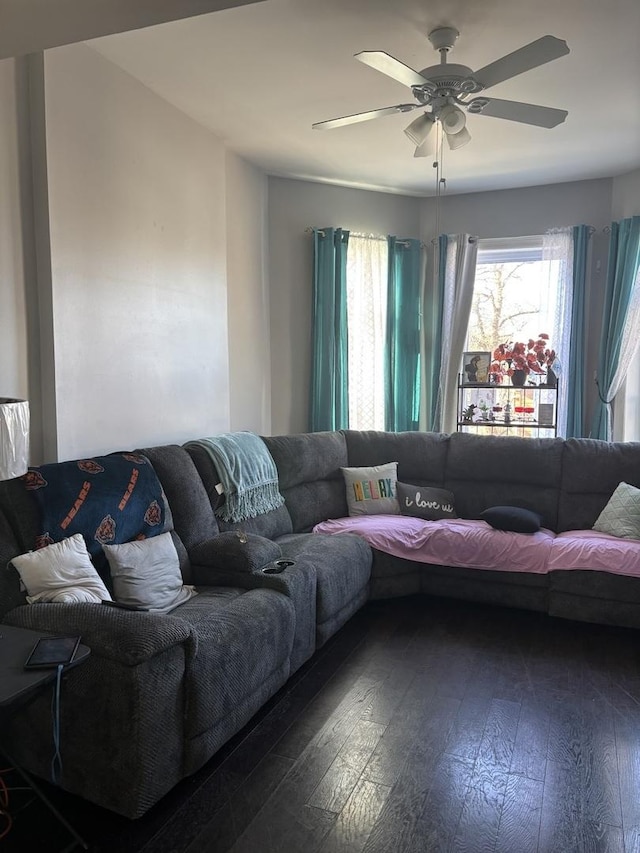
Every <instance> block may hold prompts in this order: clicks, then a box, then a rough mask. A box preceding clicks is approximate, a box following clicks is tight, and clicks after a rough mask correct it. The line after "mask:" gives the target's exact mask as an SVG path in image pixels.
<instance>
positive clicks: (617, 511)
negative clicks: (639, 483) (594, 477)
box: [593, 482, 640, 539]
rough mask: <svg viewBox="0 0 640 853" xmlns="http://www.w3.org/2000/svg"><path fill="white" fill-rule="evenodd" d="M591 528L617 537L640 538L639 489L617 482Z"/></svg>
mask: <svg viewBox="0 0 640 853" xmlns="http://www.w3.org/2000/svg"><path fill="white" fill-rule="evenodd" d="M593 529H594V530H597V531H598V532H599V533H608V534H609V536H617V537H618V538H619V539H640V489H636V487H635V486H630V485H629V483H624V482H623V483H619V484H618V486H617V488H616V490H615V492H614V493H613V494H612V495H611V497H610V498H609V502H608V504H607V505H606V506H605V508H604V509H603V510H602V512H601V513H600V515H599V516H598V517H597V519H596V521H595V524H594V525H593Z"/></svg>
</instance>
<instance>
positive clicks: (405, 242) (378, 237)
mask: <svg viewBox="0 0 640 853" xmlns="http://www.w3.org/2000/svg"><path fill="white" fill-rule="evenodd" d="M314 231H317V232H318V234H319V235H320V236H321V237H325V236H326V235H325V233H324V231H323V230H322V229H321V228H317V229H316V228H312V227H311V226H310V225H308V226H307V227H306V228H305V229H304V233H305V234H313V232H314ZM351 236H352V237H365V238H366V239H367V240H378V241H384V242H385V243H386V241H387V238H386V237H383V236H381V235H377V234H362V233H360V232H358V231H352V232H351ZM396 245H397V246H404V247H405V248H407V247H409V246H410V245H411V243H409V241H408V240H396ZM420 248H421V249H424V248H425V244H424V243H420Z"/></svg>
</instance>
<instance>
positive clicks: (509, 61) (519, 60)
mask: <svg viewBox="0 0 640 853" xmlns="http://www.w3.org/2000/svg"><path fill="white" fill-rule="evenodd" d="M567 53H569V47H568V46H567V43H566V41H563V40H562V39H557V38H556V37H555V36H542V38H539V39H537V40H536V41H532V42H531V44H527V45H525V46H524V47H521V48H520V49H519V50H514V51H513V53H508V54H507V55H506V56H503V57H502V58H501V59H496V61H495V62H491V63H490V64H489V65H485V66H484V68H481V69H480V70H479V71H476V72H475V73H474V75H473V77H474V79H475V80H477V81H478V83H480V84H481V85H482V87H483V89H488V88H489V87H490V86H495V85H496V83H502V81H503V80H509V79H511V77H516V76H517V75H518V74H522V73H523V72H524V71H529V70H530V69H531V68H537V67H538V66H539V65H544V64H545V63H547V62H551V61H552V60H554V59H559V58H560V57H561V56H565V55H566V54H567Z"/></svg>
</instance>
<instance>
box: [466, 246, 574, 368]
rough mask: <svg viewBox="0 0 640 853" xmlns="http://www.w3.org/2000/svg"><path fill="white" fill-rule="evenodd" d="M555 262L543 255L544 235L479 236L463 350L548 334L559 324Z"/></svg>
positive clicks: (489, 348)
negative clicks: (542, 333) (500, 237)
mask: <svg viewBox="0 0 640 853" xmlns="http://www.w3.org/2000/svg"><path fill="white" fill-rule="evenodd" d="M557 266H558V265H557V262H554V261H547V260H545V259H544V258H543V246H542V237H541V236H540V237H522V238H513V239H510V238H509V239H503V240H479V241H478V260H477V265H476V277H475V282H474V289H473V301H472V304H471V313H470V316H469V328H468V333H467V342H466V346H465V349H466V350H482V351H487V352H493V351H494V349H495V348H496V347H497V346H498V344H501V343H508V342H509V341H516V340H524V341H525V342H526V341H527V340H528V339H529V338H537V337H538V335H539V334H540V333H541V332H546V333H547V334H549V335H550V336H551V345H552V346H554V347H557V339H554V337H553V334H554V332H555V331H556V328H557V320H556V315H557V312H558V299H557V296H558V294H557V291H558V271H557Z"/></svg>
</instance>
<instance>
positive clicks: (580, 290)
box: [564, 225, 591, 438]
mask: <svg viewBox="0 0 640 853" xmlns="http://www.w3.org/2000/svg"><path fill="white" fill-rule="evenodd" d="M590 236H591V228H590V226H588V225H576V226H574V227H573V228H572V237H573V301H572V304H571V333H570V338H569V341H570V343H569V369H568V370H567V371H566V372H565V374H564V378H565V381H566V382H567V410H566V411H567V426H566V429H565V438H583V437H584V435H585V430H584V396H585V370H584V365H585V353H586V330H585V322H586V318H585V292H586V286H587V257H588V254H589V238H590Z"/></svg>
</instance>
